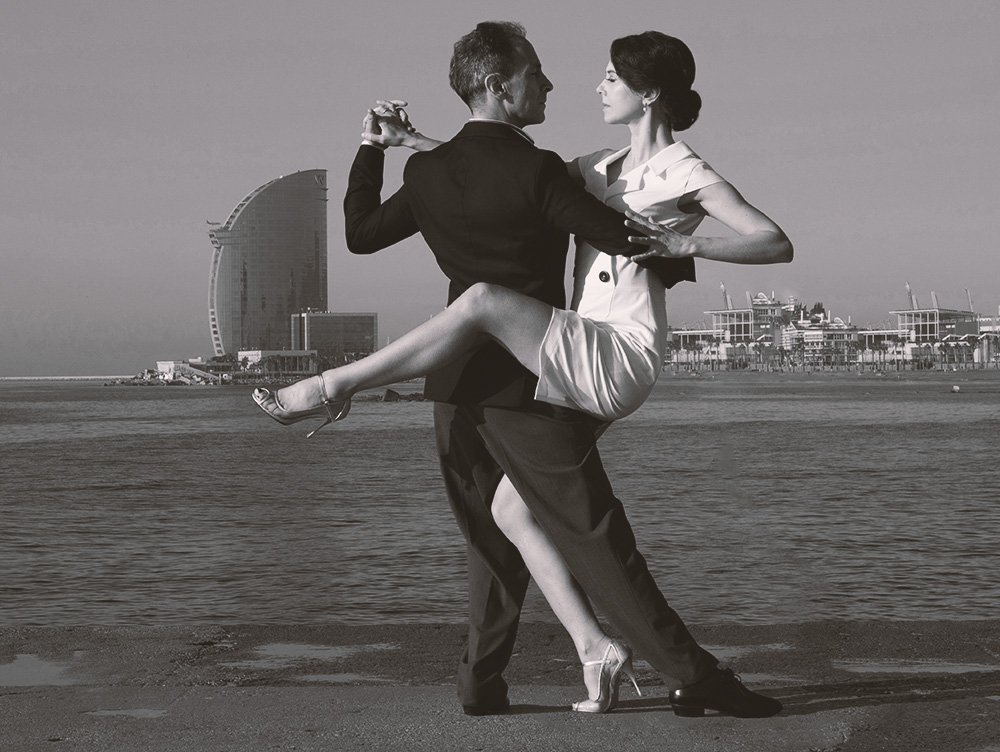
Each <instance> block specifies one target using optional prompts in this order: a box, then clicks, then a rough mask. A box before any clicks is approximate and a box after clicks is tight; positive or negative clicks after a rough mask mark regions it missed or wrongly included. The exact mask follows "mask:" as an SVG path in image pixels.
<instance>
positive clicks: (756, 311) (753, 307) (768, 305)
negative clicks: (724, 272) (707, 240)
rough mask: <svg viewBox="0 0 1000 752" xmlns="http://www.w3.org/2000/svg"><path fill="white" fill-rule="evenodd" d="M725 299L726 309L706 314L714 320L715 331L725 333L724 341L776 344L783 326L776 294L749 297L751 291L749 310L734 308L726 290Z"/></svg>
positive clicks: (748, 299) (748, 301)
mask: <svg viewBox="0 0 1000 752" xmlns="http://www.w3.org/2000/svg"><path fill="white" fill-rule="evenodd" d="M723 300H724V301H725V303H726V307H725V308H723V309H719V310H715V311H705V313H706V314H708V315H709V316H711V317H712V329H713V330H716V331H720V332H722V337H723V339H724V341H725V342H727V343H730V344H734V345H735V344H738V343H741V342H742V343H744V344H749V343H751V342H759V341H761V338H764V339H765V340H769V341H771V342H772V343H773V342H774V340H775V338H776V336H777V332H776V327H779V326H780V325H781V323H782V304H781V302H779V301H778V300H776V299H775V297H774V293H773V292H772V293H771V296H770V297H768V295H767V294H766V293H763V292H758V293H757V294H756V295H754V296H753V297H750V293H749V292H748V293H747V307H746V308H733V301H732V299H730V297H729V296H728V295H726V294H725V288H723Z"/></svg>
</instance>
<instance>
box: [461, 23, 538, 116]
mask: <svg viewBox="0 0 1000 752" xmlns="http://www.w3.org/2000/svg"><path fill="white" fill-rule="evenodd" d="M526 39H527V37H525V35H524V27H523V26H521V24H519V23H514V22H513V21H483V22H482V23H480V24H478V25H477V26H476V28H475V29H474V30H472V31H470V32H469V33H468V34H466V35H465V36H464V37H462V38H461V39H459V40H458V41H457V42H455V51H454V52H453V53H452V56H451V65H450V67H449V70H448V82H449V83H450V84H451V88H452V89H454V90H455V93H456V94H458V96H460V97H461V98H462V101H463V102H465V103H466V104H467V105H469V107H472V106H473V105H474V104H475V103H476V102H477V101H478V100H479V99H480V98H481V97H482V96H483V94H485V93H486V85H485V83H484V81H485V79H486V77H487V76H488V75H489V74H491V73H499V74H500V75H501V76H504V77H509V76H511V75H513V73H514V65H515V63H516V62H517V59H518V45H519V44H520V43H521V42H522V41H525V40H526Z"/></svg>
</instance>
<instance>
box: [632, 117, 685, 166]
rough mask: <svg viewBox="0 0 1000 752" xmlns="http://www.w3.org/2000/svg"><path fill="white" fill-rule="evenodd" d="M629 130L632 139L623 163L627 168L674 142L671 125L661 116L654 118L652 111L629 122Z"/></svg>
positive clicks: (645, 159)
mask: <svg viewBox="0 0 1000 752" xmlns="http://www.w3.org/2000/svg"><path fill="white" fill-rule="evenodd" d="M628 130H629V134H630V136H631V140H630V143H629V152H628V154H627V155H625V160H624V163H623V167H624V168H625V169H628V167H632V166H635V165H637V164H642V163H643V162H645V161H647V160H649V159H650V158H652V157H654V156H656V154H658V153H659V152H660V151H662V150H663V149H665V148H666V147H668V146H670V144H672V143H674V134H673V131H671V130H670V126H668V125H667V124H666V123H664V122H663V121H662V120H660V119H659V118H654V117H653V116H652V113H650V114H647V115H644V116H643V117H642V118H640V119H639V120H637V121H636V122H634V123H629V124H628Z"/></svg>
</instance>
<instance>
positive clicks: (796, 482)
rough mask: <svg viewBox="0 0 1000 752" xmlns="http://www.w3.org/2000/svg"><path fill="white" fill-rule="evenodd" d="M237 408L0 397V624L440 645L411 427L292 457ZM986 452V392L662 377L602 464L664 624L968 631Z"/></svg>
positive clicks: (428, 484)
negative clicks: (323, 628)
mask: <svg viewBox="0 0 1000 752" xmlns="http://www.w3.org/2000/svg"><path fill="white" fill-rule="evenodd" d="M953 386H959V387H960V389H959V391H957V392H956V391H954V390H953V389H952V387H953ZM416 388H418V387H416ZM249 392H250V389H249V388H248V387H196V386H191V387H176V388H172V387H128V386H104V385H102V384H101V383H100V382H76V381H74V382H43V381H12V380H5V381H0V465H2V472H0V573H2V575H0V624H6V625H12V624H46V625H64V624H125V623H139V624H146V623H148V624H170V623H193V622H210V621H230V622H252V623H265V622H283V623H289V622H312V623H317V622H330V621H333V622H344V623H352V624H366V623H383V622H434V623H449V622H462V621H464V619H465V552H464V545H463V541H462V539H461V536H460V534H459V532H458V529H457V527H456V525H455V522H454V520H453V519H452V517H451V513H450V510H449V507H448V504H447V502H446V500H445V497H444V493H443V490H442V484H441V481H440V479H439V476H438V471H437V464H436V458H435V454H434V442H433V425H432V405H431V404H430V403H426V402H394V403H384V402H377V401H358V402H356V404H355V405H354V407H353V409H352V411H351V414H350V417H349V418H348V419H347V420H345V421H342V422H339V423H337V424H335V425H331V426H328V427H327V428H325V429H324V430H323V431H322V432H320V433H319V434H317V435H316V436H315V437H314V438H313V439H309V440H306V439H305V438H304V434H305V432H306V431H307V430H309V428H311V427H312V426H310V425H309V424H307V423H301V424H298V425H296V426H293V427H288V428H285V427H282V426H280V425H278V424H277V423H274V422H273V421H270V420H268V419H267V418H266V417H265V416H263V415H262V414H261V413H260V412H259V411H258V410H257V408H256V407H254V406H253V404H252V403H251V402H250V399H249ZM998 435H1000V374H998V373H997V372H996V371H969V372H961V373H952V374H940V373H938V374H921V373H907V374H902V375H898V376H897V375H896V374H890V375H888V376H884V377H878V376H874V375H863V376H861V375H857V374H826V375H824V374H811V375H810V374H767V375H763V374H720V375H718V376H716V377H710V376H702V377H697V378H696V377H691V376H682V375H677V376H673V375H670V374H665V375H664V376H663V378H662V379H661V381H660V383H659V385H658V386H657V388H656V391H655V392H654V394H653V396H652V397H651V398H650V400H649V401H648V402H647V403H646V405H645V406H643V407H642V408H641V409H640V410H639V411H638V412H637V413H635V414H634V415H632V416H630V417H629V418H627V419H625V420H623V421H620V422H619V423H617V424H615V425H614V426H612V428H611V429H610V430H609V431H608V432H607V433H606V434H605V435H604V437H603V438H602V439H601V444H600V446H601V453H602V456H603V459H604V463H605V465H606V467H607V470H608V473H609V475H610V477H611V480H612V482H613V484H614V487H615V489H616V492H617V493H618V495H619V497H620V498H621V499H622V500H623V502H624V504H625V506H626V509H627V510H628V513H629V516H630V518H631V520H632V523H633V526H634V528H635V531H636V537H637V539H638V541H639V547H640V550H641V551H642V552H643V554H644V555H645V557H646V559H647V561H648V562H649V565H650V569H651V571H652V572H653V575H654V577H655V578H656V580H657V582H658V583H659V585H660V587H661V589H662V590H663V591H664V593H665V594H666V595H667V598H668V600H670V602H671V604H672V605H673V606H674V607H675V608H676V609H677V610H678V611H679V612H680V613H681V614H682V615H683V616H684V618H685V619H686V620H687V621H688V622H691V623H749V624H753V623H774V622H797V621H807V620H813V619H862V618H877V619H892V620H906V619H980V618H995V617H997V616H1000V606H998V604H1000V577H998V576H997V572H1000V472H998V470H997V462H998V459H1000V456H998V448H1000V442H998V439H997V436H998ZM524 618H525V619H528V620H535V621H552V620H554V617H553V616H552V614H551V612H550V611H549V609H548V607H547V606H546V604H545V602H544V600H542V598H541V597H540V595H539V594H538V592H537V591H536V590H534V589H532V591H531V592H530V593H529V598H528V601H527V604H526V607H525V614H524Z"/></svg>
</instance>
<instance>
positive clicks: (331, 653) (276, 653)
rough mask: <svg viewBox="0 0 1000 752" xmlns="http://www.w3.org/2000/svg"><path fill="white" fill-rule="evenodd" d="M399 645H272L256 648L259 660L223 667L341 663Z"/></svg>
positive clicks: (264, 667)
mask: <svg viewBox="0 0 1000 752" xmlns="http://www.w3.org/2000/svg"><path fill="white" fill-rule="evenodd" d="M398 648H399V646H398V645H389V644H386V643H376V644H373V645H297V644H292V643H272V644H270V645H261V646H259V647H257V648H256V651H255V652H256V653H257V655H259V656H261V657H260V658H258V659H257V660H250V661H230V662H228V663H223V664H221V665H223V666H229V667H230V668H245V669H258V670H267V669H280V668H288V667H290V666H294V665H295V664H296V663H302V662H304V661H340V660H343V659H345V658H350V657H351V656H353V655H357V654H358V653H367V652H371V651H374V650H397V649H398Z"/></svg>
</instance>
